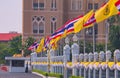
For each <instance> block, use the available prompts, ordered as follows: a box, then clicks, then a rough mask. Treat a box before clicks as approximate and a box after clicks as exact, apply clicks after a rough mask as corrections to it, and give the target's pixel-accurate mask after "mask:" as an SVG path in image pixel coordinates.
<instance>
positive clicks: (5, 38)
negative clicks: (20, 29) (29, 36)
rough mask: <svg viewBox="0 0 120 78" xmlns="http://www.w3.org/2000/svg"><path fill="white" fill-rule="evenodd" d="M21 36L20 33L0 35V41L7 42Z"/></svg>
mask: <svg viewBox="0 0 120 78" xmlns="http://www.w3.org/2000/svg"><path fill="white" fill-rule="evenodd" d="M19 35H21V34H20V33H0V41H9V40H11V39H12V38H13V37H16V36H19Z"/></svg>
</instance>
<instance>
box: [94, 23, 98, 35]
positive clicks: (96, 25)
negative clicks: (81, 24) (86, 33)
mask: <svg viewBox="0 0 120 78" xmlns="http://www.w3.org/2000/svg"><path fill="white" fill-rule="evenodd" d="M97 34H98V24H95V35H97Z"/></svg>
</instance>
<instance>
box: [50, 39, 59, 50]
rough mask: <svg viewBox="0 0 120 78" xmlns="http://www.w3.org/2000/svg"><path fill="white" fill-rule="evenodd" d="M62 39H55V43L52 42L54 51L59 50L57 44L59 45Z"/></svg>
mask: <svg viewBox="0 0 120 78" xmlns="http://www.w3.org/2000/svg"><path fill="white" fill-rule="evenodd" d="M60 39H61V37H57V38H55V39H54V41H53V42H52V44H51V45H52V49H53V50H56V49H57V48H58V44H57V43H58V41H59V40H60Z"/></svg>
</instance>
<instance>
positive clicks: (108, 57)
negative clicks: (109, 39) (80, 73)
mask: <svg viewBox="0 0 120 78" xmlns="http://www.w3.org/2000/svg"><path fill="white" fill-rule="evenodd" d="M110 59H111V52H110V51H107V52H106V62H107V65H108V62H109V61H110ZM106 78H110V77H109V68H108V66H107V68H106Z"/></svg>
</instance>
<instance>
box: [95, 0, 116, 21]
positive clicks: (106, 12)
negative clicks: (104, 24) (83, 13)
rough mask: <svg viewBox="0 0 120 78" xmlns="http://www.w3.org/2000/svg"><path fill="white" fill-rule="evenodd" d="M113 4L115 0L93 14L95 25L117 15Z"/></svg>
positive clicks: (111, 0)
mask: <svg viewBox="0 0 120 78" xmlns="http://www.w3.org/2000/svg"><path fill="white" fill-rule="evenodd" d="M115 2H117V0H109V1H108V2H107V3H106V4H105V5H104V6H102V7H101V8H100V9H99V10H97V11H96V12H95V18H96V22H97V23H98V22H101V21H103V20H105V19H107V18H109V17H110V16H113V15H116V14H118V10H117V8H116V6H115Z"/></svg>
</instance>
